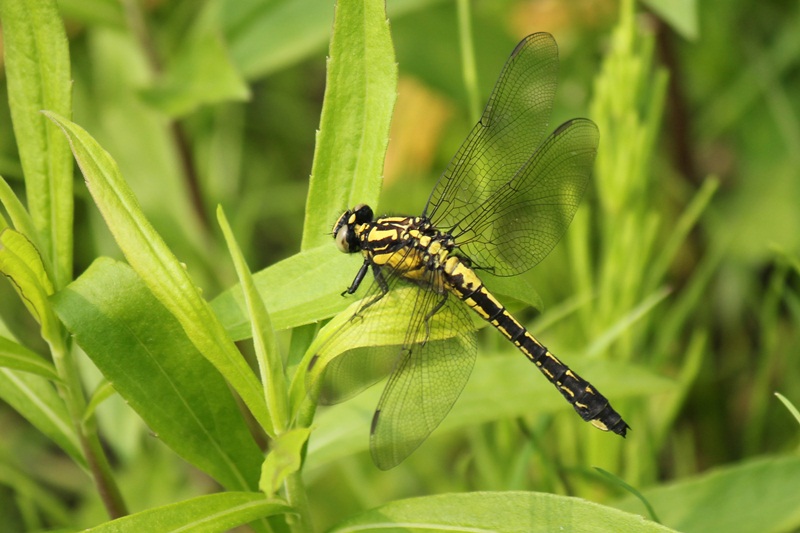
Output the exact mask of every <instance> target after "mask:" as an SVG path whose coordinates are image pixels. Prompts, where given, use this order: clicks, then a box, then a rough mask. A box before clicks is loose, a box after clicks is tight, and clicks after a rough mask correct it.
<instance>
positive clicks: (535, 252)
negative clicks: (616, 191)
mask: <svg viewBox="0 0 800 533" xmlns="http://www.w3.org/2000/svg"><path fill="white" fill-rule="evenodd" d="M598 143H599V132H598V130H597V126H596V125H595V124H594V122H592V121H591V120H588V119H583V118H577V119H573V120H570V121H568V122H565V123H564V124H562V125H561V126H559V127H558V128H557V129H556V131H554V132H553V134H552V135H550V137H548V138H547V140H546V141H545V142H544V143H543V144H542V146H541V147H539V149H538V150H536V152H535V153H534V154H533V155H532V156H531V157H530V159H529V160H528V161H527V162H526V163H525V165H524V166H523V167H522V168H520V169H519V172H517V174H516V175H515V176H514V177H513V178H512V179H511V180H509V182H508V183H507V184H506V185H505V186H503V187H501V188H499V189H497V190H496V191H495V192H494V194H493V195H492V196H491V197H490V198H488V199H487V200H486V201H485V204H484V206H483V207H482V208H481V209H478V210H475V211H474V212H473V213H472V214H471V215H470V216H469V217H468V218H465V219H464V220H463V221H461V222H460V223H459V224H458V226H457V228H456V229H455V230H454V231H453V233H452V235H453V237H454V238H455V240H456V244H457V246H458V247H459V249H460V250H461V251H463V252H464V253H465V254H466V255H467V256H469V257H470V258H471V259H472V260H473V261H475V264H477V265H479V266H481V267H491V268H492V273H493V274H496V275H499V276H513V275H516V274H520V273H522V272H525V271H526V270H528V269H530V268H531V267H533V266H534V265H536V264H537V263H539V261H541V260H542V259H544V258H545V256H547V254H549V253H550V251H551V250H552V249H553V247H554V246H555V245H556V243H557V242H558V241H559V240H560V239H561V237H562V236H563V235H564V232H565V231H566V230H567V227H568V226H569V224H570V222H572V217H573V216H574V215H575V211H576V210H577V209H578V205H579V204H580V201H581V198H582V197H583V193H584V191H585V190H586V186H587V184H588V183H589V174H590V173H591V168H592V164H593V163H594V158H595V155H596V154H597V145H598Z"/></svg>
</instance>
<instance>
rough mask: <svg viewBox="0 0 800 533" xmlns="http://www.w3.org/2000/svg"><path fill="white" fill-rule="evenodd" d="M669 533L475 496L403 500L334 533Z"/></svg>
mask: <svg viewBox="0 0 800 533" xmlns="http://www.w3.org/2000/svg"><path fill="white" fill-rule="evenodd" d="M400 529H402V530H403V531H503V532H504V533H516V532H519V533H537V532H542V533H551V532H553V531H580V532H581V533H591V532H604V531H613V532H618V531H636V532H638V533H648V532H653V533H655V532H664V533H666V532H669V531H672V530H671V529H669V528H666V527H664V526H661V525H659V524H656V523H654V522H649V521H647V520H645V519H644V518H642V517H641V516H639V515H635V514H628V513H623V512H621V511H618V510H617V509H613V508H611V507H604V506H602V505H598V504H596V503H592V502H589V501H586V500H582V499H580V498H571V497H567V496H556V495H554V494H541V493H537V492H470V493H466V494H441V495H437V496H426V497H421V498H411V499H407V500H399V501H394V502H391V503H388V504H386V505H382V506H381V507H378V508H376V509H372V510H371V511H367V512H366V513H362V514H360V515H358V516H356V517H354V518H351V519H349V520H347V521H345V522H343V523H341V524H339V525H338V526H336V527H334V528H332V529H330V530H329V531H330V532H331V533H336V532H339V531H341V532H345V531H367V530H369V531H375V530H400Z"/></svg>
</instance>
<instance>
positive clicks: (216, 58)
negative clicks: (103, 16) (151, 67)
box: [142, 1, 250, 117]
mask: <svg viewBox="0 0 800 533" xmlns="http://www.w3.org/2000/svg"><path fill="white" fill-rule="evenodd" d="M219 7H220V2H218V1H210V2H206V5H205V8H204V9H203V11H202V12H201V13H200V14H199V15H198V16H197V19H196V20H195V22H194V25H193V27H192V28H191V29H190V30H189V32H188V35H186V36H185V37H184V38H183V39H181V41H180V42H181V46H180V48H179V50H178V51H177V52H176V54H175V56H174V57H173V58H172V60H171V61H170V62H169V64H168V65H167V67H166V71H165V73H164V74H163V75H162V76H161V77H160V79H159V80H158V81H157V82H156V84H155V86H154V87H152V88H149V89H146V90H144V91H143V93H142V94H143V96H144V98H145V100H146V101H147V102H149V103H150V104H151V105H153V106H155V107H156V108H158V109H159V110H160V111H162V112H163V113H165V114H167V115H170V116H172V117H179V116H183V115H186V114H188V113H191V112H192V111H194V110H195V109H197V108H198V107H200V106H203V105H208V104H215V103H219V102H225V101H229V100H233V101H242V100H247V99H248V98H249V97H250V90H249V88H248V86H247V84H246V83H245V82H244V80H243V79H242V76H241V74H239V72H238V71H237V69H236V67H235V66H234V65H233V63H232V62H231V58H230V56H229V54H228V50H227V48H226V46H225V43H224V42H223V39H222V33H221V31H220V29H219V28H218V24H219V19H220V15H219Z"/></svg>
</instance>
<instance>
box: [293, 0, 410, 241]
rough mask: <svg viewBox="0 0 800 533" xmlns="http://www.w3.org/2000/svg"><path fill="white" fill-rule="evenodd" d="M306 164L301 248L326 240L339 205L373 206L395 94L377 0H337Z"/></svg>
mask: <svg viewBox="0 0 800 533" xmlns="http://www.w3.org/2000/svg"><path fill="white" fill-rule="evenodd" d="M329 54H330V58H329V59H328V75H327V78H326V85H325V99H324V100H323V104H322V116H321V118H320V127H319V132H318V133H317V144H316V147H315V150H314V163H313V165H312V169H311V181H310V183H309V190H308V198H307V200H306V218H305V223H304V226H303V242H302V245H301V249H303V250H306V249H309V248H313V247H315V246H318V245H320V244H322V243H324V242H325V241H329V239H330V237H329V236H328V235H329V234H330V229H331V226H332V224H333V223H334V222H335V221H336V219H337V218H338V217H339V216H340V215H341V214H342V212H343V211H344V210H345V209H347V208H350V207H353V206H355V205H357V204H360V203H365V204H368V205H371V206H373V207H375V206H376V205H377V202H378V195H379V193H380V185H381V178H382V175H383V159H384V156H385V155H386V145H387V143H388V141H389V124H390V123H391V119H392V110H393V109H394V102H395V99H396V96H397V64H396V63H395V59H394V49H393V47H392V40H391V35H390V34H389V23H388V21H387V20H386V13H385V11H384V3H383V2H339V3H338V4H337V5H336V16H335V18H334V22H333V35H332V36H331V44H330V52H329Z"/></svg>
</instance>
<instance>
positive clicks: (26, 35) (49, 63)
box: [0, 0, 73, 287]
mask: <svg viewBox="0 0 800 533" xmlns="http://www.w3.org/2000/svg"><path fill="white" fill-rule="evenodd" d="M0 5H1V6H2V12H0V15H1V16H2V19H3V48H4V54H5V68H6V75H7V77H8V98H9V106H10V108H11V117H12V119H13V123H14V133H15V135H16V139H17V145H18V146H19V154H20V160H21V162H22V169H23V171H24V173H25V188H26V192H27V198H28V210H29V211H30V214H31V219H32V220H33V224H34V226H35V228H36V231H37V233H38V237H39V239H40V241H41V243H42V245H43V248H42V252H43V253H44V255H45V257H46V259H45V262H52V263H54V272H55V274H54V282H55V285H56V286H57V287H63V286H64V285H66V284H67V283H69V280H70V279H71V278H72V219H73V198H72V159H71V158H70V155H69V147H68V145H67V143H66V142H65V139H64V137H63V136H62V135H60V134H59V133H58V130H56V129H55V128H53V127H52V126H50V125H48V123H47V120H46V119H45V117H43V116H42V115H41V114H40V111H41V110H43V109H48V110H51V111H54V112H56V113H59V114H61V115H64V116H67V117H68V116H70V113H71V111H72V82H71V75H70V65H69V47H68V43H67V37H66V34H65V32H64V25H63V24H62V22H61V17H60V16H59V14H58V9H57V6H56V2H55V1H54V0H37V1H35V2H15V1H5V2H2V3H1V4H0Z"/></svg>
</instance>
